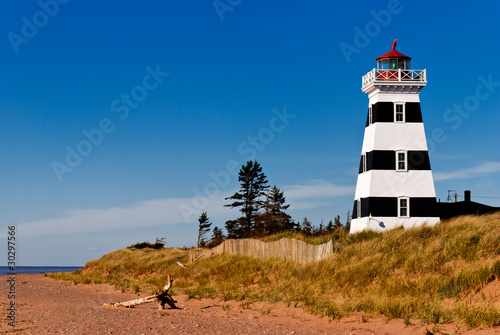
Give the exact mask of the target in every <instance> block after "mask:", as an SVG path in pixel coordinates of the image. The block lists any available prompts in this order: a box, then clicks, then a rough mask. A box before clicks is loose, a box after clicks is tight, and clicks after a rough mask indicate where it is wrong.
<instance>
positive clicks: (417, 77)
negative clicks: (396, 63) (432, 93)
mask: <svg viewBox="0 0 500 335" xmlns="http://www.w3.org/2000/svg"><path fill="white" fill-rule="evenodd" d="M375 81H381V82H384V81H426V78H425V70H402V69H397V70H380V69H373V70H371V71H370V72H368V73H367V74H365V75H364V76H363V87H365V86H367V85H369V84H371V83H373V82H375Z"/></svg>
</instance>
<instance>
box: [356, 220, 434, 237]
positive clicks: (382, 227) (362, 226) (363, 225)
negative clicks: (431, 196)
mask: <svg viewBox="0 0 500 335" xmlns="http://www.w3.org/2000/svg"><path fill="white" fill-rule="evenodd" d="M438 222H439V218H438V217H411V218H397V217H372V218H371V219H370V218H369V217H363V218H356V219H352V220H351V229H350V231H349V232H350V233H351V234H352V233H357V232H360V231H363V230H367V229H368V230H374V231H380V232H382V231H386V230H389V229H393V228H396V227H400V226H403V227H404V228H411V227H415V226H421V225H423V224H424V223H425V224H427V225H428V226H434V225H435V224H436V223H438Z"/></svg>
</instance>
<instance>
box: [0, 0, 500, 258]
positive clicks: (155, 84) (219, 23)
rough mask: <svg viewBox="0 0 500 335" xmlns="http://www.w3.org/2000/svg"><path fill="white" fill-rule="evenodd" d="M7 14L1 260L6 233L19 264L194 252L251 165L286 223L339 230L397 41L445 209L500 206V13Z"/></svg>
mask: <svg viewBox="0 0 500 335" xmlns="http://www.w3.org/2000/svg"><path fill="white" fill-rule="evenodd" d="M54 4H57V5H54ZM214 4H215V5H214ZM44 8H45V9H44ZM0 10H1V12H2V13H3V15H2V20H0V35H1V36H3V37H2V39H1V43H0V60H1V61H0V71H1V78H2V80H0V113H1V114H0V115H1V119H0V153H1V155H2V158H3V159H2V163H1V164H0V174H1V176H2V178H1V181H2V187H1V192H0V206H1V208H0V213H1V216H0V218H1V224H2V231H1V236H0V240H1V242H0V248H2V249H3V250H2V252H1V253H0V255H4V256H3V259H1V260H0V264H4V263H6V256H5V250H6V232H7V228H6V227H7V226H8V225H13V224H14V225H17V230H18V232H17V237H18V246H17V247H18V264H19V265H83V264H85V262H86V261H88V260H91V259H95V258H98V257H100V256H102V255H103V254H105V253H107V252H110V251H112V250H115V249H119V248H122V247H126V246H128V245H130V244H133V243H135V242H141V241H145V240H149V241H154V239H155V238H156V237H166V241H167V245H168V246H172V247H176V246H192V245H193V244H194V243H195V240H196V233H197V222H196V219H197V216H198V215H199V214H200V213H201V212H202V211H204V210H206V211H207V212H208V216H209V217H210V218H211V221H212V222H213V223H214V225H217V226H219V227H223V225H224V222H225V221H226V220H228V219H232V218H236V217H237V216H239V215H240V213H239V212H237V210H231V209H228V208H224V207H223V204H224V203H226V202H225V201H224V200H223V198H224V196H228V195H230V194H232V193H233V192H234V191H235V190H237V189H238V186H239V185H238V182H237V177H235V176H234V175H231V176H230V178H229V179H228V178H226V177H227V176H228V175H229V174H228V173H227V171H228V169H229V170H231V169H232V168H233V167H234V166H235V165H236V166H237V168H239V167H240V166H241V164H243V163H245V162H246V161H247V160H248V159H249V158H255V159H257V161H259V162H260V163H261V165H262V167H263V170H264V172H265V173H266V175H267V176H268V179H269V183H270V184H271V185H277V186H278V187H280V188H281V189H282V190H284V191H285V196H286V197H287V200H288V202H289V203H290V204H291V206H290V211H289V212H290V214H291V215H292V216H293V218H294V219H296V220H302V218H304V217H305V216H307V217H308V218H309V219H310V220H311V221H312V222H313V224H315V225H318V224H319V223H320V222H321V220H324V222H325V223H327V222H328V221H329V220H333V219H334V217H335V216H336V215H340V216H341V219H342V222H344V221H345V218H346V213H347V211H348V210H351V209H352V203H353V197H354V187H355V184H356V176H357V169H358V164H359V157H360V152H361V144H362V140H363V131H364V124H365V120H366V111H367V104H368V97H367V96H366V94H364V93H362V92H361V77H362V76H363V75H364V74H366V72H368V71H370V70H371V69H372V68H373V67H374V66H375V58H376V57H377V56H380V55H382V54H384V53H386V52H387V51H389V50H390V47H391V46H390V43H392V41H393V40H394V39H395V38H397V39H398V47H397V49H398V50H399V51H400V52H402V53H404V54H407V55H409V56H411V57H412V67H413V68H416V69H421V68H426V69H427V76H428V85H427V87H425V88H424V89H423V90H422V92H421V95H420V98H421V106H422V112H423V118H424V125H425V130H426V135H427V139H428V142H429V145H430V146H432V148H430V159H431V166H432V169H433V174H434V179H435V187H436V193H437V197H438V198H441V199H442V200H445V198H446V196H447V190H449V189H452V190H456V191H457V192H458V193H459V194H460V195H461V194H463V191H464V190H465V189H470V190H471V191H472V196H473V200H474V201H479V202H483V203H486V204H489V205H493V206H500V199H499V197H500V177H499V174H500V157H499V156H500V154H499V150H498V145H499V143H500V141H499V140H500V136H499V131H498V127H499V126H500V113H499V110H500V65H499V62H498V55H499V51H500V44H499V43H498V32H499V31H500V29H499V28H500V27H499V23H498V17H497V16H498V13H499V12H500V5H499V4H498V3H497V2H494V1H488V2H478V1H475V2H468V3H463V2H462V3H454V4H452V5H450V4H444V3H436V2H435V1H409V0H401V1H399V2H398V1H380V2H378V1H377V2H374V1H355V2H353V1H351V2H349V1H347V2H345V1H344V2H341V3H339V2H334V1H331V2H327V1H321V2H320V1H316V2H314V1H313V2H311V1H274V2H272V3H270V2H269V1H248V0H243V1H240V0H220V1H215V2H213V1H212V0H210V1H189V0H185V1H141V2H139V1H120V3H119V4H117V3H116V2H111V1H108V2H102V1H91V0H86V1H78V0H72V1H67V0H64V1H63V0H60V2H55V0H48V1H45V2H44V0H42V1H41V2H37V1H15V0H4V1H1V2H0ZM377 20H378V21H377ZM359 31H361V34H363V35H365V34H367V35H365V36H363V35H361V34H360V33H359ZM363 37H364V38H363ZM343 48H344V51H343V50H342V49H343ZM346 48H348V49H346ZM349 48H350V49H349ZM345 50H350V51H345ZM485 82H486V83H488V82H490V84H484V83H485ZM478 87H479V88H478ZM454 105H461V106H464V105H465V107H466V108H465V107H462V112H458V111H457V110H454V107H453V106H454ZM459 113H461V114H459ZM95 129H98V130H95ZM84 132H88V134H91V136H93V137H92V141H93V143H91V142H92V141H89V140H88V139H87V137H86V135H85V134H84ZM89 136H90V135H89ZM68 150H69V151H68ZM73 150H74V151H75V152H77V153H78V150H79V152H80V153H82V157H80V159H78V157H76V156H75V154H70V155H69V157H67V156H68V152H72V151H73ZM67 160H68V161H69V163H68V162H67ZM54 167H56V170H55V169H54ZM56 171H58V172H57V173H56ZM58 174H59V176H58ZM214 175H216V176H217V178H215V179H217V181H218V184H217V183H215V182H214V181H213V179H214V178H213V176H214ZM475 196H482V197H492V198H476V197H475ZM459 200H460V198H459ZM2 245H3V247H2Z"/></svg>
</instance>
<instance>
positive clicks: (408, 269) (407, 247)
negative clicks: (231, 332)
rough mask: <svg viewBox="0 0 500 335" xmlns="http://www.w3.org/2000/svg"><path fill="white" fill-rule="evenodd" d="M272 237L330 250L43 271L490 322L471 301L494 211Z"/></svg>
mask: <svg viewBox="0 0 500 335" xmlns="http://www.w3.org/2000/svg"><path fill="white" fill-rule="evenodd" d="M282 237H296V238H299V239H302V240H305V241H306V242H308V243H314V244H319V243H323V242H326V241H328V240H329V239H332V238H333V239H334V245H335V251H336V252H335V255H334V256H332V257H330V258H328V259H326V260H323V261H319V262H314V263H309V264H297V263H294V262H291V261H283V260H278V259H257V258H253V257H244V256H237V255H216V256H212V257H208V258H201V259H199V260H197V261H196V262H195V263H193V264H191V265H189V266H188V267H187V268H185V269H184V268H181V267H180V266H178V265H177V264H176V263H177V261H178V260H179V261H181V262H183V263H185V262H186V261H187V251H186V250H181V249H161V250H153V249H135V250H134V249H122V250H118V251H115V252H112V253H109V254H107V255H105V256H103V257H102V258H101V259H99V260H95V261H91V262H88V263H87V265H86V266H85V268H84V269H82V270H79V271H77V272H75V273H71V274H52V275H51V277H53V278H58V279H65V280H72V281H73V282H75V283H110V284H112V285H115V286H117V287H119V288H121V289H122V290H123V291H125V290H132V291H135V292H141V291H143V292H148V290H151V291H152V290H153V289H155V288H158V287H161V286H163V285H164V284H165V282H166V278H167V274H168V273H171V274H172V276H173V278H174V279H175V281H174V290H175V291H177V293H185V294H188V295H189V296H191V297H193V298H203V297H218V298H222V299H224V300H225V301H227V300H238V301H243V302H253V301H271V302H276V301H284V302H288V303H290V304H294V305H300V306H303V307H305V308H306V309H308V310H309V311H311V312H312V313H315V314H318V315H326V316H328V317H329V318H330V319H332V320H339V319H340V318H342V317H344V316H347V315H349V313H351V312H354V311H363V312H365V315H370V314H374V313H380V314H382V315H384V316H385V317H386V318H387V319H392V318H402V319H404V320H405V323H406V324H410V323H411V322H412V321H411V320H415V319H418V320H421V321H423V322H426V323H429V324H440V323H446V322H450V321H455V322H458V323H461V324H465V325H467V326H470V327H478V326H495V325H498V324H500V305H499V304H498V300H500V299H497V298H496V293H495V296H490V297H484V298H483V299H477V298H475V296H476V295H477V294H478V292H479V291H480V290H481V289H482V288H483V287H484V286H485V285H486V284H487V283H489V282H491V281H493V280H495V279H498V278H500V213H496V214H490V215H484V216H463V217H458V218H454V219H452V220H449V221H446V222H442V223H440V224H438V225H436V226H434V227H426V226H423V227H418V228H412V229H406V230H404V229H402V228H401V229H393V230H391V231H388V232H384V233H375V232H361V233H358V234H353V235H349V234H347V233H343V232H336V233H335V234H334V235H329V236H323V237H318V238H311V237H307V236H301V235H300V234H298V235H297V234H295V235H294V234H292V233H284V234H280V235H277V236H272V237H268V238H266V239H265V240H268V241H272V240H276V239H279V238H282ZM174 294H176V293H175V292H174ZM499 294H500V292H499Z"/></svg>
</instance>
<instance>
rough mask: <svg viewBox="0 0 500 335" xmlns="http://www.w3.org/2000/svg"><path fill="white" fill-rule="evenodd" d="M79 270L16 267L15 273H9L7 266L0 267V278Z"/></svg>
mask: <svg viewBox="0 0 500 335" xmlns="http://www.w3.org/2000/svg"><path fill="white" fill-rule="evenodd" d="M81 268H82V267H81V266H16V269H15V271H10V270H9V267H8V266H0V277H1V276H12V275H14V274H33V273H49V272H72V271H76V270H78V269H81Z"/></svg>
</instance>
